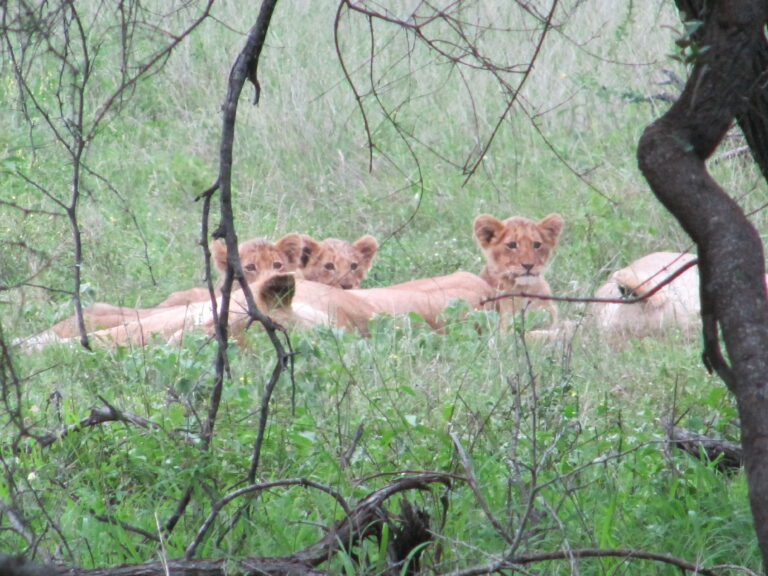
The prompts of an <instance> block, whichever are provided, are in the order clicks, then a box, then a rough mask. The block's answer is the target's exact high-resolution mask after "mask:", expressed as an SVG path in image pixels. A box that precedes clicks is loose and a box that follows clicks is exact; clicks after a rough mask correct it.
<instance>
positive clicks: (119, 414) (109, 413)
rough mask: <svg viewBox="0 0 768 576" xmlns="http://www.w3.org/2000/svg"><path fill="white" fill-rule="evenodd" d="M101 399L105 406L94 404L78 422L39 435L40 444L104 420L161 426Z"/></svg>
mask: <svg viewBox="0 0 768 576" xmlns="http://www.w3.org/2000/svg"><path fill="white" fill-rule="evenodd" d="M99 399H100V400H101V401H102V402H103V403H104V406H93V407H92V408H91V413H90V414H89V415H88V416H86V417H85V418H82V419H81V420H80V422H78V423H77V424H71V425H69V426H65V427H64V428H62V429H61V430H57V431H56V432H51V433H49V434H46V435H45V436H39V437H38V438H37V442H38V444H40V446H41V447H43V448H46V447H48V446H50V445H51V444H53V443H54V442H56V441H57V440H61V439H62V438H64V437H65V436H67V435H69V434H71V433H73V432H78V431H80V430H84V429H86V428H89V427H91V426H96V425H98V424H103V423H104V422H126V423H128V424H135V425H136V426H140V427H141V428H159V426H158V425H157V424H156V423H155V422H152V421H151V420H147V419H146V418H142V417H141V416H138V415H136V414H132V413H131V412H123V411H121V410H118V409H117V408H115V407H114V406H112V405H111V404H110V403H109V402H107V401H106V400H105V399H104V398H102V397H101V396H99Z"/></svg>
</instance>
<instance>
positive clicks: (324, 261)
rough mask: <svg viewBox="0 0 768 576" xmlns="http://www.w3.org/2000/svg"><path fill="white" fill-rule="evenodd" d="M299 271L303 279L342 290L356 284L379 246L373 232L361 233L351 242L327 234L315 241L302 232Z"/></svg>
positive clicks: (357, 286)
mask: <svg viewBox="0 0 768 576" xmlns="http://www.w3.org/2000/svg"><path fill="white" fill-rule="evenodd" d="M301 238H302V241H303V247H302V255H301V265H300V267H301V274H302V276H304V278H305V279H307V280H311V281H313V282H320V283H321V284H327V285H329V286H337V287H339V288H343V289H344V290H349V289H352V288H359V287H360V283H361V282H362V281H363V278H365V275H366V274H367V272H368V270H369V269H370V268H371V265H372V264H373V257H374V256H375V255H376V251H377V250H378V248H379V245H378V243H377V242H376V239H375V238H374V237H373V236H370V235H365V236H361V237H360V238H358V239H357V240H355V241H354V242H347V241H346V240H339V239H338V238H326V239H325V240H322V241H318V240H315V239H314V238H312V237H310V236H307V235H306V234H302V236H301Z"/></svg>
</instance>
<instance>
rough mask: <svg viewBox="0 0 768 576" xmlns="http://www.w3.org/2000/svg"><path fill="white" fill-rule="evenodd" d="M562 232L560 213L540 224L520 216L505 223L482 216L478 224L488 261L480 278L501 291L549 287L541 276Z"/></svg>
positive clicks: (479, 240)
mask: <svg viewBox="0 0 768 576" xmlns="http://www.w3.org/2000/svg"><path fill="white" fill-rule="evenodd" d="M562 229H563V218H562V217H561V216H560V215H559V214H550V215H549V216H546V217H545V218H543V219H541V220H539V221H536V220H531V219H529V218H523V217H520V216H513V217H512V218H507V219H506V220H503V221H501V220H497V219H496V218H494V217H493V216H491V215H489V214H481V215H480V216H478V217H477V218H475V223H474V236H475V239H476V240H477V243H478V244H479V245H480V248H481V249H482V251H483V255H484V256H485V261H486V265H485V268H484V269H483V272H482V273H481V274H480V276H481V277H482V278H483V280H485V281H486V282H488V283H489V284H490V285H491V286H492V287H494V288H496V289H497V290H506V291H510V290H512V291H514V290H517V291H520V292H523V291H526V290H531V289H533V288H535V286H536V285H537V284H540V283H543V284H545V283H544V281H543V278H541V275H542V273H543V271H544V268H545V267H546V265H547V262H548V260H549V256H550V254H551V253H552V250H553V249H554V248H555V246H556V245H557V239H558V237H559V236H560V231H561V230H562Z"/></svg>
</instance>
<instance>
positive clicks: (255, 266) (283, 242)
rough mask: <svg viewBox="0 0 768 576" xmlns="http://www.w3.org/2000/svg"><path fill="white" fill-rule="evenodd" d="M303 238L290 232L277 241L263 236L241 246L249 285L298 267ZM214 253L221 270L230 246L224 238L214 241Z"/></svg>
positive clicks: (244, 270) (241, 259)
mask: <svg viewBox="0 0 768 576" xmlns="http://www.w3.org/2000/svg"><path fill="white" fill-rule="evenodd" d="M301 248H302V241H301V237H300V236H299V235H298V234H287V235H286V236H283V237H282V238H280V239H279V240H278V241H277V242H274V243H273V242H270V241H269V240H265V239H263V238H253V239H251V240H246V241H245V242H242V243H241V244H240V245H239V246H238V253H239V255H240V264H241V266H242V268H243V274H244V275H245V279H246V281H247V282H248V283H249V284H250V283H251V282H255V281H256V280H258V279H260V278H264V277H265V276H271V275H273V274H279V273H284V272H292V271H294V270H297V269H298V268H299V264H300V258H301ZM211 256H212V257H213V262H214V264H215V265H216V268H217V269H218V270H219V272H220V273H222V274H223V273H224V272H225V271H226V269H227V246H226V244H225V243H224V241H223V240H214V241H213V242H212V243H211Z"/></svg>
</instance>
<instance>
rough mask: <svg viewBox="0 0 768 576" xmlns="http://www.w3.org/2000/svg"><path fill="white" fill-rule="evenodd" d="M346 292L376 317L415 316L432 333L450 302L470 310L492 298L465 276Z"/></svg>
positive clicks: (477, 279)
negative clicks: (430, 329) (461, 301)
mask: <svg viewBox="0 0 768 576" xmlns="http://www.w3.org/2000/svg"><path fill="white" fill-rule="evenodd" d="M350 292H352V293H353V294H354V295H356V296H359V297H360V298H362V299H363V300H365V301H366V302H367V303H368V304H370V305H371V306H372V307H373V308H374V309H375V311H376V313H378V314H393V315H396V314H408V313H416V314H418V315H419V316H421V317H422V318H424V320H425V322H427V324H429V325H430V326H431V327H432V328H434V329H440V328H442V327H443V324H444V322H443V319H442V318H441V314H442V313H443V311H444V310H445V308H446V307H447V306H448V304H449V303H450V302H451V301H453V300H464V301H465V302H467V303H468V304H469V305H470V306H471V307H472V308H480V305H481V302H482V301H483V300H485V299H486V298H490V297H491V296H493V294H494V291H493V289H492V288H491V287H490V286H489V285H488V283H487V282H485V281H484V280H483V279H482V278H480V277H479V276H476V275H475V274H471V273H469V272H455V273H453V274H449V275H447V276H437V277H434V278H420V279H417V280H411V281H409V282H403V283H401V284H394V285H392V286H387V287H384V288H367V289H363V290H351V291H350Z"/></svg>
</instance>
